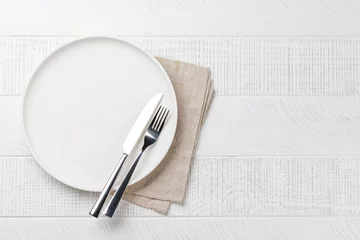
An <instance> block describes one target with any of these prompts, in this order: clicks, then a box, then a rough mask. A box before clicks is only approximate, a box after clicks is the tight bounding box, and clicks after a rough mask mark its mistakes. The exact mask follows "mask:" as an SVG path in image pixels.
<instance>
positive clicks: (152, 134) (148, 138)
mask: <svg viewBox="0 0 360 240" xmlns="http://www.w3.org/2000/svg"><path fill="white" fill-rule="evenodd" d="M169 112H170V110H168V109H167V108H164V107H162V106H160V107H159V109H158V110H157V112H156V114H155V116H154V118H153V120H152V122H151V123H150V125H149V127H148V129H147V130H146V133H145V136H144V144H143V146H142V148H141V151H140V153H139V155H138V156H137V157H136V160H135V161H134V162H133V164H132V165H131V168H130V170H129V172H128V173H127V174H126V176H125V178H124V180H123V182H122V183H121V184H120V187H119V188H118V189H117V190H116V191H115V193H114V195H113V196H112V198H111V199H110V201H109V203H108V205H107V206H106V208H105V210H104V212H103V214H104V215H105V216H108V217H110V218H111V217H112V216H113V215H114V213H115V210H116V207H117V206H118V204H119V202H120V200H121V198H122V195H123V194H124V192H125V189H126V187H127V185H128V184H129V182H130V179H131V176H132V175H133V173H134V171H135V168H136V166H137V164H138V163H139V160H140V158H141V156H142V155H143V153H144V151H145V150H146V149H147V148H148V147H149V146H151V145H153V144H154V143H155V142H156V141H157V140H158V138H159V136H160V133H161V130H162V129H163V127H164V124H165V121H166V118H167V116H168V114H169Z"/></svg>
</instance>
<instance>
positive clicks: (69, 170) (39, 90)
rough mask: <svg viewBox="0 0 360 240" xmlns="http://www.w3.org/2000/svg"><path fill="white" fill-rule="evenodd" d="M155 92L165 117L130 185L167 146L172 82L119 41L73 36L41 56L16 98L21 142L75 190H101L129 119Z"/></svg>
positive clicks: (172, 118) (172, 122)
mask: <svg viewBox="0 0 360 240" xmlns="http://www.w3.org/2000/svg"><path fill="white" fill-rule="evenodd" d="M159 92H162V93H164V98H163V100H162V102H161V105H163V106H165V107H167V108H169V109H170V113H171V115H169V119H168V121H167V124H166V125H165V127H164V130H163V132H162V134H161V137H160V138H159V140H158V142H157V143H156V145H154V147H152V148H151V149H149V150H148V151H147V152H146V153H145V154H144V157H143V159H142V160H141V161H140V162H139V165H138V168H137V170H136V172H135V173H134V175H133V178H132V180H131V182H130V184H133V183H135V182H137V181H139V180H141V179H142V178H144V177H145V176H146V175H148V174H149V173H150V172H151V171H152V170H153V169H155V168H156V166H157V165H158V164H159V163H160V162H161V160H162V159H163V158H164V157H165V155H166V153H167V151H168V150H169V148H170V145H171V143H172V140H173V138H174V135H175V131H176V124H177V103H176V96H175V92H174V89H173V86H172V83H171V81H170V79H169V77H168V75H167V74H166V72H165V70H164V69H163V67H162V66H161V65H160V64H159V62H158V61H157V60H156V59H155V58H154V57H152V56H150V55H149V54H147V53H145V52H144V51H142V50H140V49H139V48H137V47H135V46H133V45H131V44H129V43H127V42H125V41H122V40H119V39H114V38H107V37H93V38H86V39H80V40H76V41H74V42H71V43H69V44H66V45H65V46H63V47H61V48H59V49H58V50H56V51H55V52H53V53H52V54H51V55H50V56H49V57H47V58H46V59H45V60H44V61H43V62H42V63H41V64H40V66H39V67H38V68H37V69H36V71H35V72H34V74H33V76H32V78H31V80H30V82H29V84H28V86H27V89H26V92H25V95H24V102H23V127H24V132H25V137H26V141H27V142H28V145H29V147H30V149H31V152H32V153H33V155H34V157H35V158H36V160H37V161H38V163H39V164H40V165H41V166H42V167H43V168H44V169H45V170H46V171H47V172H48V173H49V174H51V175H52V176H53V177H55V178H56V179H58V180H59V181H61V182H63V183H65V184H67V185H69V186H72V187H74V188H78V189H82V190H86V191H101V190H102V188H103V186H104V185H105V183H106V181H107V179H108V178H109V176H110V174H111V173H112V171H113V169H114V167H115V165H116V163H117V161H118V160H119V158H120V157H121V155H122V144H123V142H124V140H125V138H126V136H127V134H128V132H129V131H130V129H131V127H132V125H133V123H134V122H135V120H136V119H137V117H138V115H139V114H140V112H141V110H142V109H143V107H144V106H145V104H146V103H147V101H148V100H149V99H150V98H151V97H152V96H153V95H154V94H156V93H159ZM140 143H141V144H142V140H141V141H140ZM133 155H136V152H134V154H133ZM132 160H133V158H128V159H127V162H131V161H132Z"/></svg>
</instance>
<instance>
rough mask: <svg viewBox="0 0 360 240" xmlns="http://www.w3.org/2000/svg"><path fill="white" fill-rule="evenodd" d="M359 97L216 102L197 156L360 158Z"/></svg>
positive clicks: (283, 98)
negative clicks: (346, 156)
mask: <svg viewBox="0 0 360 240" xmlns="http://www.w3.org/2000/svg"><path fill="white" fill-rule="evenodd" d="M359 146H360V98H359V97H216V98H215V99H214V101H213V105H212V106H211V109H210V112H209V114H208V119H207V121H206V123H205V125H204V127H203V129H202V131H201V135H200V138H199V143H198V148H197V151H196V154H197V155H219V156H224V155H228V156H229V155H230V156H236V155H253V156H269V155H285V156H299V155H300V156H304V155H305V156H319V155H323V156H344V155H360V147H359Z"/></svg>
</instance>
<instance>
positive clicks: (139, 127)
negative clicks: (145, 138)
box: [123, 93, 164, 155]
mask: <svg viewBox="0 0 360 240" xmlns="http://www.w3.org/2000/svg"><path fill="white" fill-rule="evenodd" d="M163 96H164V94H162V93H158V94H155V95H154V96H153V97H152V98H151V99H150V100H149V101H148V102H147V104H146V105H145V107H144V108H143V110H142V111H141V113H140V115H139V117H138V118H137V119H136V121H135V123H134V125H133V126H132V128H131V130H130V132H129V134H128V136H127V137H126V139H125V142H124V144H123V151H124V153H125V154H127V155H130V154H131V152H132V150H133V149H134V147H135V145H136V143H137V142H138V141H139V139H140V137H141V136H142V135H143V134H144V132H145V130H146V129H147V128H148V125H149V123H150V120H151V119H152V117H153V115H154V113H155V110H156V109H157V108H158V106H159V103H160V101H161V99H162V98H163Z"/></svg>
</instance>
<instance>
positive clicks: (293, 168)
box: [0, 157, 360, 218]
mask: <svg viewBox="0 0 360 240" xmlns="http://www.w3.org/2000/svg"><path fill="white" fill-rule="evenodd" d="M359 160H360V159H359V157H196V158H195V160H194V163H193V166H192V168H191V174H190V179H189V185H188V187H187V189H188V190H187V194H186V198H185V200H184V203H183V205H180V204H173V205H172V206H171V208H170V212H169V215H170V216H194V217H205V216H342V215H349V216H350V215H352V216H357V215H359V214H360V192H359V189H360V179H359V177H360V161H359ZM97 196H98V194H96V193H89V192H83V191H79V190H76V189H73V188H70V187H68V186H66V185H64V184H61V183H60V182H58V181H57V180H55V179H53V178H52V177H50V176H49V175H48V174H47V173H46V172H45V171H44V170H43V169H42V168H41V167H40V166H39V165H37V163H36V162H35V160H34V159H32V158H19V157H18V158H1V159H0V216H3V217H12V216H19V217H22V216H26V217H32V216H38V217H41V216H66V217H86V216H88V211H89V209H90V208H91V207H92V205H93V203H94V202H95V200H96V197H97ZM120 216H158V214H156V213H155V212H153V211H151V210H148V209H143V208H140V207H137V206H134V205H132V204H130V203H127V202H122V203H121V204H120V206H119V209H118V211H117V213H116V216H115V217H116V218H118V217H120Z"/></svg>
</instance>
